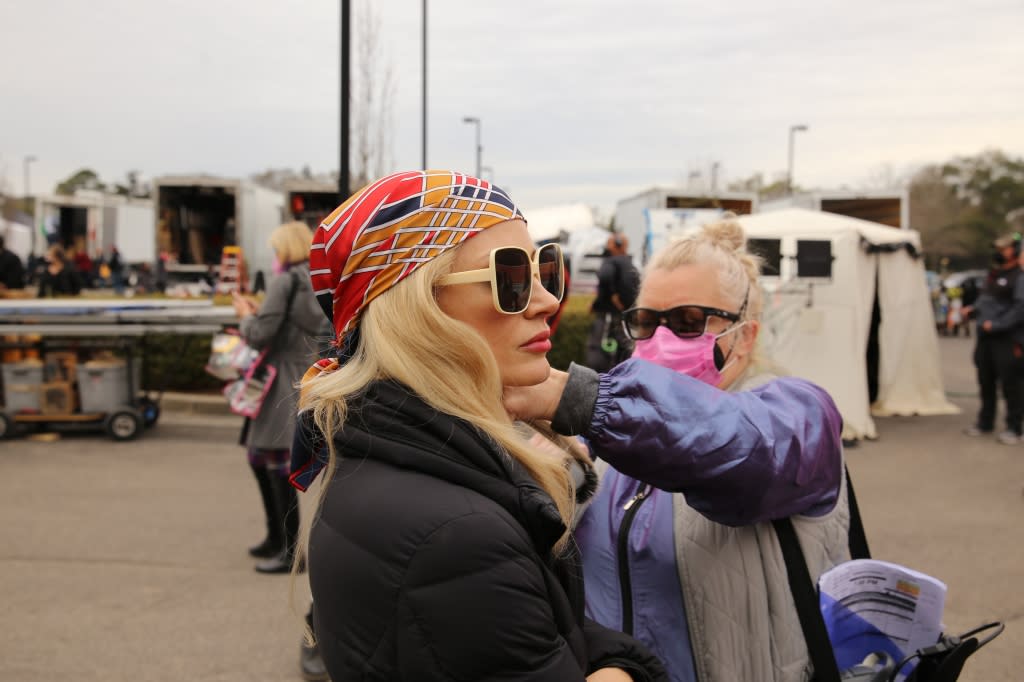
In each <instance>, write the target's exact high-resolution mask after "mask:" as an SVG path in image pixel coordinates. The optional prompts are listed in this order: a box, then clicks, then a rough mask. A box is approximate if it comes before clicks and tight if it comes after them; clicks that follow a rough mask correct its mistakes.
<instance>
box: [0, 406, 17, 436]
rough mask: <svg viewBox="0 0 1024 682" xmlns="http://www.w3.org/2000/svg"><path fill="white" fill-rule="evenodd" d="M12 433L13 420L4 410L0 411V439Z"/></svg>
mask: <svg viewBox="0 0 1024 682" xmlns="http://www.w3.org/2000/svg"><path fill="white" fill-rule="evenodd" d="M13 435H14V420H13V419H11V417H10V416H9V415H7V414H6V413H4V412H0V440H3V439H4V438H10V437H11V436H13Z"/></svg>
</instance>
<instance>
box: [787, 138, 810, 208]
mask: <svg viewBox="0 0 1024 682" xmlns="http://www.w3.org/2000/svg"><path fill="white" fill-rule="evenodd" d="M806 130H807V126H805V125H795V126H790V127H789V166H788V170H787V171H786V196H789V195H791V194H792V193H793V136H794V135H795V134H796V133H798V132H805V131H806Z"/></svg>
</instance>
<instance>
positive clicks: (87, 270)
mask: <svg viewBox="0 0 1024 682" xmlns="http://www.w3.org/2000/svg"><path fill="white" fill-rule="evenodd" d="M72 253H73V254H74V258H73V260H74V265H75V270H77V271H78V281H79V282H81V284H82V286H83V287H85V288H87V289H91V288H92V287H93V285H94V284H95V281H94V279H95V275H96V269H95V264H94V263H93V262H92V258H89V254H88V253H87V252H86V250H85V247H81V248H75V249H73V250H72Z"/></svg>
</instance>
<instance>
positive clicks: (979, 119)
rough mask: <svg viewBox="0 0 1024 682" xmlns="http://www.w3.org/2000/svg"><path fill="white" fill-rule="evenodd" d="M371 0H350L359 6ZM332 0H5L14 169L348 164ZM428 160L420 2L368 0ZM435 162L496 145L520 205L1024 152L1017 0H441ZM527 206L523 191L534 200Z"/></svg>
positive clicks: (800, 179) (7, 125)
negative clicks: (341, 147)
mask: <svg viewBox="0 0 1024 682" xmlns="http://www.w3.org/2000/svg"><path fill="white" fill-rule="evenodd" d="M364 1H365V0H353V5H362V4H363V2H364ZM339 4H340V3H339V2H336V1H331V0H301V1H300V2H269V1H267V0H176V2H154V1H151V0H0V26H2V27H3V28H2V29H0V181H3V180H4V179H6V182H7V186H8V189H9V191H12V192H15V193H21V191H22V190H23V159H24V157H25V156H26V155H34V156H36V157H38V161H36V162H35V163H33V164H32V165H31V184H32V189H33V191H39V190H52V188H53V185H54V184H55V182H57V181H58V180H60V179H61V178H63V177H66V176H67V175H69V174H70V173H72V172H73V171H75V170H76V169H78V168H80V167H83V166H86V167H91V168H94V169H95V170H96V171H98V172H99V173H100V175H101V177H102V178H103V179H104V180H107V181H111V180H119V179H121V178H123V177H124V173H125V172H126V171H128V170H130V169H138V170H140V171H141V172H142V174H143V176H144V177H145V178H149V177H153V176H157V175H161V174H169V173H186V172H198V171H204V172H208V173H213V174H219V175H226V176H245V175H249V174H250V173H253V172H256V171H260V170H263V169H266V168H268V167H292V168H296V169H298V168H301V167H302V166H304V165H309V166H310V167H311V168H312V169H313V170H314V171H315V172H321V171H328V170H333V169H336V168H337V167H338V161H337V159H338V134H337V127H338V92H339V86H338V51H339V50H338V42H339V37H338V23H339V22H338V17H339ZM373 5H374V9H375V11H376V13H377V14H378V15H379V18H380V21H381V29H380V38H381V44H382V45H381V46H382V50H383V56H384V58H385V60H386V61H387V62H388V63H390V64H391V66H392V69H393V71H394V74H395V77H396V81H397V87H396V95H395V100H394V106H393V110H394V111H393V115H394V126H393V140H394V145H393V146H394V154H393V156H394V161H395V168H394V169H395V170H399V169H405V168H410V167H419V166H420V158H421V148H420V140H421V135H420V112H421V110H420V97H421V90H420V88H421V69H422V63H421V58H420V55H421V49H422V47H421V37H420V36H421V23H420V22H421V6H422V5H421V2H420V1H419V0H375V2H374V3H373ZM429 5H430V6H429V9H428V13H429V19H428V28H429V57H428V60H429V61H428V79H429V86H428V88H429V102H428V119H429V139H428V165H430V166H431V167H434V168H454V169H458V170H465V171H468V172H472V171H473V170H474V168H475V152H474V131H473V127H472V126H470V125H467V124H465V123H463V122H462V118H463V117H464V116H467V115H472V116H478V117H480V118H481V120H482V121H483V125H482V132H483V146H484V151H483V165H484V166H489V167H491V168H493V171H494V178H495V181H496V182H497V184H499V185H501V186H503V187H505V188H506V189H508V190H509V191H510V193H511V194H512V195H513V197H515V198H516V199H517V201H518V202H519V203H520V204H522V205H523V206H524V207H525V208H526V209H529V207H531V206H534V207H539V206H545V205H550V204H555V203H566V202H575V201H583V202H587V203H588V204H591V205H596V206H599V207H601V208H603V209H605V210H608V209H610V208H611V207H613V206H614V204H615V202H616V201H617V200H618V199H621V198H623V197H626V196H629V195H631V194H634V193H636V192H638V191H642V190H644V189H646V188H648V187H651V186H654V185H681V184H685V183H686V182H687V181H688V179H689V176H690V174H691V173H692V172H696V171H699V172H701V173H702V174H703V178H704V181H707V178H708V176H709V175H710V173H709V168H710V166H711V164H712V163H713V162H718V163H720V170H719V178H720V186H724V184H725V183H728V182H729V181H732V180H735V179H738V178H741V177H746V176H749V175H750V174H752V173H754V172H757V171H762V172H764V173H765V174H766V176H767V178H768V179H769V180H771V179H773V178H774V177H775V176H778V175H781V174H783V173H784V172H785V169H786V163H787V161H786V158H787V135H788V130H789V127H790V126H791V125H793V124H806V125H807V126H808V127H809V130H808V131H807V132H804V133H799V134H798V135H797V136H796V162H795V180H796V182H797V183H798V184H799V185H802V186H809V187H822V188H837V187H840V186H842V185H847V186H851V187H863V186H865V185H867V184H870V183H871V182H872V181H873V180H874V179H877V178H879V177H881V176H882V175H884V173H883V171H882V169H883V168H884V167H885V165H886V164H889V167H890V168H891V169H892V171H893V172H894V173H895V174H897V175H898V174H901V173H905V172H906V171H907V170H909V169H912V168H913V167H914V166H915V165H917V164H923V163H928V162H935V161H942V160H945V159H947V158H949V157H950V156H952V155H956V154H975V153H977V152H980V151H982V150H983V149H986V148H990V147H999V148H1002V149H1003V150H1005V151H1007V152H1009V153H1012V154H1015V155H1021V154H1024V115H1022V114H1024V40H1022V38H1021V27H1022V26H1024V2H1021V1H1020V0H970V1H969V2H966V1H964V0H956V1H949V0H909V1H901V0H889V1H883V0H862V1H861V2H859V3H852V2H841V3H840V2H821V1H818V2H810V1H809V0H808V1H806V2H795V1H793V0H777V1H776V2H763V1H760V0H759V1H757V2H751V1H748V0H732V1H730V2H721V3H710V2H699V3H698V2H680V1H678V0H676V1H670V0H662V1H655V0H629V1H628V2H626V1H623V2H609V1H607V0H547V1H542V0H514V1H513V2H497V1H494V2H485V1H480V0H477V1H473V2H471V1H470V0H430V1H429ZM527 215H528V211H527Z"/></svg>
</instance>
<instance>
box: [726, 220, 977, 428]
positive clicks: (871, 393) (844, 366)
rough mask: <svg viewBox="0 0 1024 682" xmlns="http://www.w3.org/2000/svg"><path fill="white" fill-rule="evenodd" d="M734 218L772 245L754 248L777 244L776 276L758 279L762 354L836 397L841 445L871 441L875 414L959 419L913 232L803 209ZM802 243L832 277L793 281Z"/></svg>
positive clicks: (753, 237)
mask: <svg viewBox="0 0 1024 682" xmlns="http://www.w3.org/2000/svg"><path fill="white" fill-rule="evenodd" d="M739 221H740V223H741V224H742V225H743V228H744V230H745V231H746V233H747V237H748V239H751V240H770V241H763V242H754V243H753V244H752V247H753V248H754V250H757V246H758V245H771V244H774V240H779V241H778V243H777V244H775V245H776V246H778V247H779V250H780V251H781V255H782V258H781V263H780V266H779V270H780V272H779V273H778V275H776V276H768V277H764V278H762V283H763V285H764V288H765V291H766V300H765V314H764V317H763V322H762V331H761V335H760V338H761V342H762V349H763V350H764V352H765V353H766V354H767V356H768V357H769V358H771V359H772V360H773V361H774V362H776V363H778V364H779V365H780V366H781V367H783V368H785V369H786V370H787V371H789V372H790V373H791V374H793V375H795V376H799V377H803V378H806V379H808V380H810V381H813V382H815V383H817V384H819V385H820V386H822V387H824V388H825V389H826V390H827V391H828V392H829V393H830V394H831V395H832V398H833V399H834V400H835V401H836V405H837V406H838V407H839V411H840V413H841V414H842V416H843V421H844V432H843V437H844V438H853V439H860V438H874V437H876V435H877V433H876V431H875V424H874V421H873V420H872V415H874V416H889V415H937V414H955V413H957V412H959V410H958V408H957V407H956V406H955V405H953V404H951V403H950V402H949V401H947V400H946V396H945V391H944V390H943V385H942V372H941V366H940V358H939V343H938V337H937V335H936V332H935V324H934V320H933V315H932V307H931V301H930V298H929V294H928V290H927V286H926V284H925V275H924V264H923V262H922V261H921V259H920V258H917V257H915V256H916V254H917V253H919V252H920V247H921V244H920V236H919V235H918V233H917V232H916V231H914V230H901V229H896V228H892V227H888V226H885V225H881V224H878V223H872V222H869V221H865V220H858V219H856V218H848V217H846V216H841V215H836V214H832V213H823V212H820V211H810V210H806V209H786V210H780V211H772V212H768V213H757V214H754V215H747V216H741V217H740V218H739ZM798 240H824V241H827V242H828V243H829V245H830V248H831V255H832V273H831V278H829V279H821V278H819V279H809V278H798V277H796V274H797V272H796V271H797V264H796V259H795V255H796V252H797V242H798ZM876 302H877V308H876ZM869 355H870V359H869ZM875 359H877V362H876V361H875Z"/></svg>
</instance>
